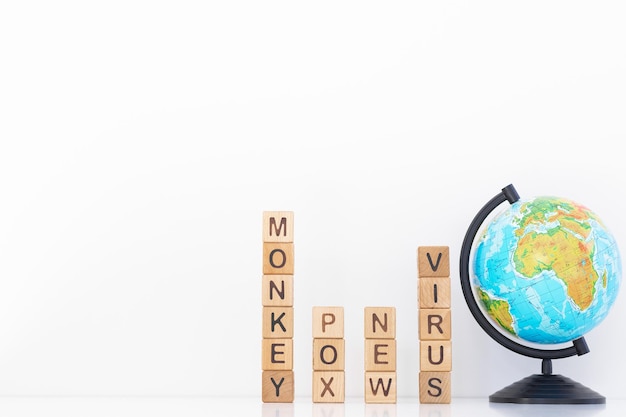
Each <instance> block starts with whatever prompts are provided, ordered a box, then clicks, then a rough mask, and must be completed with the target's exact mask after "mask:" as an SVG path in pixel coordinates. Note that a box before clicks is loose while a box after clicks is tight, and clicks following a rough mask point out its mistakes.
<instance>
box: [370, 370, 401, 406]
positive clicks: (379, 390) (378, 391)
mask: <svg viewBox="0 0 626 417" xmlns="http://www.w3.org/2000/svg"><path fill="white" fill-rule="evenodd" d="M396 385H397V377H396V373H395V372H365V402H366V403H395V402H396V392H397V387H396Z"/></svg>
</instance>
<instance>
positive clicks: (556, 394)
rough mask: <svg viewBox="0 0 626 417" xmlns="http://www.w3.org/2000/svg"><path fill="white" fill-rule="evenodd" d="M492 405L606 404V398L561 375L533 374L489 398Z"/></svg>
mask: <svg viewBox="0 0 626 417" xmlns="http://www.w3.org/2000/svg"><path fill="white" fill-rule="evenodd" d="M489 402H492V403H516V404H606V398H605V397H604V396H602V395H600V394H598V393H597V392H595V391H593V390H591V389H589V388H587V387H586V386H584V385H582V384H580V383H578V382H576V381H574V380H572V379H570V378H567V377H565V376H562V375H552V374H549V375H546V374H535V375H531V376H528V377H526V378H523V379H521V380H519V381H517V382H514V383H513V384H511V385H509V386H508V387H505V388H502V389H501V390H500V391H498V392H496V393H494V394H492V395H490V396H489Z"/></svg>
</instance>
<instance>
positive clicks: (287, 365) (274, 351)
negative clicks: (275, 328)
mask: <svg viewBox="0 0 626 417" xmlns="http://www.w3.org/2000/svg"><path fill="white" fill-rule="evenodd" d="M261 369H263V370H264V371H290V370H292V369H293V339H263V345H262V367H261Z"/></svg>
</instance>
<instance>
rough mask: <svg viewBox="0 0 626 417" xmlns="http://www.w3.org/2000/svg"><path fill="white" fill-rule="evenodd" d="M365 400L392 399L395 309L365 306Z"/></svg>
mask: <svg viewBox="0 0 626 417" xmlns="http://www.w3.org/2000/svg"><path fill="white" fill-rule="evenodd" d="M364 312H365V316H364V329H363V330H364V336H365V402H366V403H370V404H373V403H395V402H396V397H397V383H398V378H397V374H396V309H395V307H365V310H364Z"/></svg>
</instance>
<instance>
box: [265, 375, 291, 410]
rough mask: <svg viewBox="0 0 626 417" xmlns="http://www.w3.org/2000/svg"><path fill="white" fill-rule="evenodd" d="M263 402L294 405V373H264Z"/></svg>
mask: <svg viewBox="0 0 626 417" xmlns="http://www.w3.org/2000/svg"><path fill="white" fill-rule="evenodd" d="M261 378H262V382H261V386H262V400H263V402H264V403H292V402H293V400H294V392H295V385H294V374H293V371H263V374H262V376H261Z"/></svg>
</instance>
